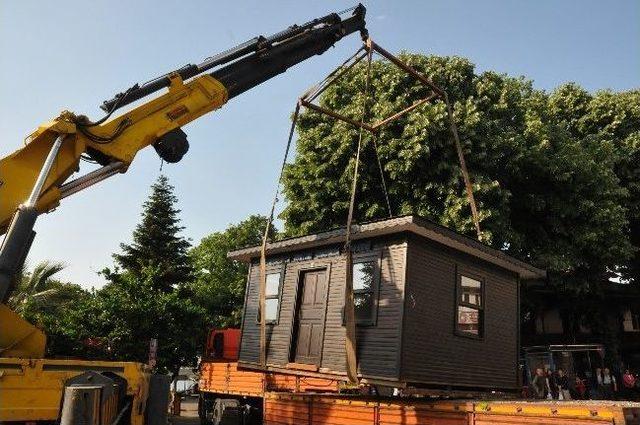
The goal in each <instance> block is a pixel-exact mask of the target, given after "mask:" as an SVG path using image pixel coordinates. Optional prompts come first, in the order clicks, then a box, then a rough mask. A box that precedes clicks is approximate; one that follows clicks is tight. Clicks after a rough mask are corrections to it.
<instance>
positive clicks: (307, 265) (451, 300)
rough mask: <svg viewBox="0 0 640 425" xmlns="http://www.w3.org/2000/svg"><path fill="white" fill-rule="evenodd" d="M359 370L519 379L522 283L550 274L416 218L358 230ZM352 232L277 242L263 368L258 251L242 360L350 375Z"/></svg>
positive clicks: (382, 375) (473, 380)
mask: <svg viewBox="0 0 640 425" xmlns="http://www.w3.org/2000/svg"><path fill="white" fill-rule="evenodd" d="M353 229H354V230H353V232H352V238H353V243H352V247H353V252H354V254H353V261H354V264H353V288H354V297H355V310H356V322H357V339H356V341H357V359H358V373H359V376H360V377H361V379H362V382H368V383H374V384H379V385H389V386H395V387H405V386H411V387H436V388H452V387H456V388H465V389H471V388H475V389H501V390H513V389H516V388H517V387H518V350H519V349H518V347H519V312H518V308H519V287H520V281H521V280H522V279H537V278H543V277H544V276H545V271H544V270H540V269H537V268H535V267H533V266H531V265H529V264H526V263H524V262H522V261H519V260H517V259H515V258H513V257H510V256H509V255H507V254H505V253H503V252H501V251H499V250H496V249H493V248H491V247H489V246H487V245H484V244H482V243H479V242H478V241H476V240H473V239H470V238H468V237H465V236H462V235H460V234H458V233H456V232H454V231H452V230H449V229H447V228H444V227H442V226H439V225H436V224H434V223H432V222H430V221H428V220H425V219H422V218H420V217H417V216H403V217H398V218H391V219H387V220H382V221H376V222H371V223H365V224H361V225H356V226H354V227H353ZM344 237H345V229H344V228H341V229H336V230H330V231H326V232H322V233H317V234H313V235H307V236H301V237H295V238H291V239H285V240H281V241H277V242H274V243H270V244H269V245H268V246H267V279H266V297H265V298H266V302H265V314H266V316H265V319H266V323H267V325H266V333H267V339H266V354H267V365H266V368H263V367H261V365H260V324H259V316H258V304H259V282H260V267H259V260H260V247H251V248H245V249H240V250H237V251H233V252H230V253H229V258H232V259H234V260H237V261H242V262H246V263H249V264H250V269H249V273H248V281H247V290H246V296H245V303H244V315H243V320H242V335H241V341H240V355H239V365H240V366H241V367H243V368H245V369H247V368H248V369H254V370H255V369H259V370H266V371H274V372H286V373H294V374H305V375H307V376H321V377H326V376H333V377H336V378H337V379H344V378H345V377H346V368H345V363H346V359H345V326H344V318H343V305H344V285H345V268H344V267H345V257H344V255H343V253H342V251H341V250H342V247H343V243H344Z"/></svg>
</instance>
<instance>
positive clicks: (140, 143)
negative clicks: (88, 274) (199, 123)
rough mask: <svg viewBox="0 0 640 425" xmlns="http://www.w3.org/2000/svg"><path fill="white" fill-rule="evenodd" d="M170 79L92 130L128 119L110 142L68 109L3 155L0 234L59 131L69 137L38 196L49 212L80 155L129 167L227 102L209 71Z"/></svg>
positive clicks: (108, 130) (110, 129)
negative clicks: (93, 154)
mask: <svg viewBox="0 0 640 425" xmlns="http://www.w3.org/2000/svg"><path fill="white" fill-rule="evenodd" d="M170 78H171V86H170V87H169V90H168V92H167V93H165V94H163V95H161V96H158V97H156V98H154V99H152V100H150V101H148V102H145V103H143V104H141V105H139V106H137V107H135V108H133V109H132V110H130V111H128V112H126V113H124V114H122V115H121V116H119V117H117V118H114V119H111V120H109V121H107V122H105V123H103V124H101V125H98V126H94V127H90V128H89V130H90V131H91V132H92V133H94V134H96V135H98V136H103V137H108V136H110V135H112V134H113V133H114V132H115V131H116V128H117V127H118V125H119V124H120V123H121V122H122V121H124V120H126V121H127V122H128V125H127V127H126V129H125V130H124V132H123V133H122V134H120V136H118V137H117V138H115V139H114V140H113V141H111V142H109V143H96V142H94V141H92V140H90V139H89V138H88V137H87V136H86V135H84V134H83V133H82V132H81V131H79V129H78V128H77V127H76V125H75V124H74V123H73V122H74V121H75V118H76V116H75V115H74V114H73V113H71V112H68V111H63V112H62V113H61V114H60V116H59V117H58V118H56V119H54V120H53V121H51V122H48V123H46V124H44V125H42V126H40V127H39V128H38V129H37V130H36V131H35V132H33V133H32V134H31V135H30V136H29V137H27V139H26V140H25V146H23V147H22V148H20V149H18V150H17V151H15V152H14V153H12V154H10V155H9V156H7V157H5V158H2V159H0V199H2V202H1V203H0V234H1V233H4V231H6V228H7V227H8V225H9V222H10V220H11V217H12V216H13V213H14V212H15V210H16V208H17V206H18V205H19V204H20V203H22V202H24V201H25V200H26V199H27V197H28V196H29V192H30V191H31V189H32V188H33V185H34V183H35V180H36V178H37V176H38V173H39V172H40V169H41V168H42V164H43V163H44V160H45V158H46V157H47V154H48V153H49V150H50V149H51V146H52V144H53V141H54V140H55V139H56V137H57V136H58V135H61V134H62V135H66V137H65V138H64V143H63V144H62V147H61V149H60V152H59V154H58V156H57V158H56V161H55V163H54V166H53V168H52V170H51V172H50V173H49V177H48V178H47V180H46V183H45V185H44V187H43V190H42V193H41V196H40V199H39V200H38V204H37V208H38V210H39V211H40V212H48V211H50V210H52V209H53V208H55V207H56V206H58V204H59V201H60V191H59V189H58V188H59V186H60V185H61V184H62V183H64V182H65V181H66V180H67V179H68V178H69V177H70V176H71V175H72V174H73V173H75V172H76V171H78V168H79V163H80V155H81V154H82V153H84V152H87V150H88V149H92V150H95V151H97V152H100V153H102V154H103V155H105V156H107V157H109V158H110V159H111V160H113V161H121V162H123V163H124V164H125V167H128V166H129V165H130V164H131V162H132V161H133V159H134V158H135V156H136V154H137V153H138V151H140V150H141V149H144V148H145V147H147V146H149V145H150V144H152V143H154V142H155V141H156V140H157V139H158V137H160V136H162V135H164V134H166V133H167V132H169V131H171V130H173V129H176V128H178V127H181V126H183V125H185V124H187V123H189V122H191V121H193V120H195V119H197V118H199V117H201V116H202V115H204V114H206V113H208V112H211V111H213V110H215V109H218V108H220V107H221V106H222V105H224V104H225V103H226V101H227V91H226V89H225V87H224V86H223V85H222V83H220V82H219V81H217V80H216V79H214V78H213V77H211V76H209V75H203V76H200V77H196V78H194V79H192V80H190V81H189V82H187V83H183V81H182V79H181V78H180V76H179V75H177V74H174V75H172V76H171V77H170ZM125 169H126V168H125Z"/></svg>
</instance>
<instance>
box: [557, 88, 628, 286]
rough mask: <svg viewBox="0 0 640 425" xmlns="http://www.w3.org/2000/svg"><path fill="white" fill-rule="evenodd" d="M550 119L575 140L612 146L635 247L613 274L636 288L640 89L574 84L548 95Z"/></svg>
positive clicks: (615, 168) (616, 171)
mask: <svg viewBox="0 0 640 425" xmlns="http://www.w3.org/2000/svg"><path fill="white" fill-rule="evenodd" d="M549 105H550V109H551V112H552V114H551V115H552V117H553V119H554V121H555V122H557V123H558V125H560V126H562V127H563V128H566V129H567V130H568V131H569V132H570V133H571V134H573V135H574V136H575V137H578V138H589V137H590V136H593V135H597V136H598V137H599V138H601V139H603V140H606V141H607V142H609V143H611V144H612V145H613V146H614V152H613V153H612V156H613V161H614V170H615V173H616V175H617V177H618V179H619V180H620V184H621V186H622V187H623V188H624V189H625V190H626V192H627V193H626V198H625V201H624V204H625V206H626V217H627V221H628V223H629V226H628V228H627V229H626V230H627V234H628V236H629V240H630V241H631V243H632V244H633V246H634V247H635V249H634V253H633V256H632V257H631V258H630V260H629V261H626V262H622V263H621V264H619V266H620V267H619V268H618V270H617V271H619V272H620V273H621V276H622V278H623V279H624V280H627V281H630V282H633V283H635V284H636V286H637V287H639V288H640V90H630V91H625V92H620V93H615V92H612V91H610V90H602V91H599V92H597V93H595V94H590V93H588V92H587V91H586V90H584V89H583V88H581V87H580V86H578V85H576V84H565V85H563V86H560V87H558V88H557V89H556V90H554V91H553V93H551V95H550V96H549Z"/></svg>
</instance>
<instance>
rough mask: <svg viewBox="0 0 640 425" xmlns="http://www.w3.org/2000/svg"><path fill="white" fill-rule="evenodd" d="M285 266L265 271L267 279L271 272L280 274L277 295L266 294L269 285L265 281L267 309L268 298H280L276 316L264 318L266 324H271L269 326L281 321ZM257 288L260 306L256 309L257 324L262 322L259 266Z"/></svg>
mask: <svg viewBox="0 0 640 425" xmlns="http://www.w3.org/2000/svg"><path fill="white" fill-rule="evenodd" d="M284 271H285V268H284V267H280V268H278V269H272V270H267V271H266V272H265V280H266V277H267V276H269V275H270V274H278V275H280V278H279V279H278V295H277V296H268V295H267V294H266V291H267V286H266V282H265V288H264V289H265V296H264V301H265V303H264V305H265V310H266V309H267V300H273V299H277V300H278V310H277V312H276V318H275V319H274V320H267V319H266V317H265V320H264V324H265V325H269V326H273V325H277V324H278V323H280V310H281V307H282V289H283V286H284V275H285V273H284ZM256 286H257V289H258V308H257V311H256V324H260V314H261V312H260V269H259V268H258V284H257V285H256Z"/></svg>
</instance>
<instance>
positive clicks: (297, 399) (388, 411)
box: [200, 361, 640, 425]
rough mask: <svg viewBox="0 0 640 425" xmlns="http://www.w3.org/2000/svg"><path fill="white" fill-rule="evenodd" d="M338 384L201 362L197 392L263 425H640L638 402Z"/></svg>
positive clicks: (217, 362)
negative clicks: (390, 390)
mask: <svg viewBox="0 0 640 425" xmlns="http://www.w3.org/2000/svg"><path fill="white" fill-rule="evenodd" d="M339 389H340V386H339V382H338V381H333V380H329V379H322V378H309V377H304V376H297V375H286V374H281V373H271V372H270V373H262V372H254V371H245V370H242V369H240V370H239V369H238V364H237V363H236V362H222V361H205V362H203V363H202V365H201V377H200V391H202V392H208V393H213V394H223V395H229V396H236V397H237V396H242V397H256V398H260V399H262V400H263V408H262V417H263V424H264V425H422V424H426V425H520V424H523V425H640V403H629V402H615V401H575V402H571V401H566V402H552V401H537V402H536V401H482V400H439V401H433V400H429V399H427V398H408V397H407V398H372V397H365V396H358V395H345V394H339V393H338V392H339Z"/></svg>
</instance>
